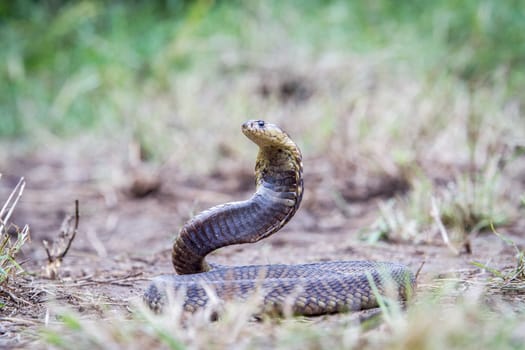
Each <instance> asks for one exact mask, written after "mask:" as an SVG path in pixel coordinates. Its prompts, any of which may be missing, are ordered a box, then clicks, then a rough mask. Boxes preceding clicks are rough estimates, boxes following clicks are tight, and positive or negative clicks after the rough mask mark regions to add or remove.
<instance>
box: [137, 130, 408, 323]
mask: <svg viewBox="0 0 525 350" xmlns="http://www.w3.org/2000/svg"><path fill="white" fill-rule="evenodd" d="M242 131H243V133H244V134H245V135H246V136H247V137H248V138H249V139H250V140H252V141H253V142H254V143H255V144H257V145H258V146H259V153H258V155H257V161H256V165H255V180H256V192H255V194H254V195H253V196H252V197H251V198H250V199H248V200H245V201H240V202H233V203H227V204H222V205H218V206H216V207H213V208H211V209H208V210H206V211H204V212H202V213H200V214H198V215H197V216H195V217H194V218H192V219H191V220H190V221H188V222H187V223H186V224H185V225H184V226H183V227H182V229H181V231H180V233H179V235H178V237H177V239H176V240H175V243H174V245H173V250H172V261H173V266H174V267H175V271H176V272H177V274H178V275H165V276H160V277H157V278H156V279H155V280H154V281H153V283H152V284H151V285H150V287H149V288H148V290H147V291H146V293H145V295H144V300H145V301H146V303H147V304H148V305H149V306H150V307H151V308H152V309H153V310H157V311H158V310H160V309H162V307H164V305H165V304H166V300H167V294H168V293H167V291H168V290H169V291H174V292H175V291H179V290H181V289H184V290H185V299H184V307H185V309H186V310H190V311H194V310H197V309H198V308H200V307H203V306H205V305H207V304H208V302H209V296H208V293H207V292H206V289H205V287H204V286H203V285H206V286H207V287H210V288H212V290H213V291H214V292H215V293H216V294H217V296H218V297H219V298H220V299H221V300H224V301H226V300H231V299H247V298H249V297H251V296H254V295H256V294H257V293H259V294H260V292H261V291H262V300H261V306H262V308H261V309H262V310H261V311H263V312H278V313H280V312H282V311H283V310H284V309H285V308H286V307H287V306H289V308H290V310H291V311H292V312H294V313H295V314H302V315H319V314H325V313H333V312H340V311H345V310H362V309H367V308H373V307H377V300H376V298H375V295H374V293H373V292H372V287H371V285H370V281H371V280H373V281H374V284H375V285H376V287H377V288H378V290H379V291H380V292H381V293H385V291H386V289H387V286H390V285H392V286H393V289H394V291H395V292H396V294H397V295H398V297H399V298H400V299H402V300H405V299H406V298H407V297H408V296H409V295H410V294H411V292H412V290H413V288H414V287H415V279H414V276H413V274H412V273H411V272H410V271H409V270H408V269H407V268H406V267H405V266H403V265H400V264H396V263H387V262H370V261H335V262H329V263H314V264H301V265H255V266H238V267H223V266H213V265H210V264H208V263H207V262H206V261H205V257H206V255H208V254H209V253H210V252H212V251H214V250H215V249H218V248H220V247H224V246H227V245H231V244H240V243H252V242H257V241H259V240H260V239H262V238H265V237H268V236H269V235H271V234H273V233H275V232H277V231H278V230H279V229H280V228H281V227H283V226H284V225H285V224H286V223H287V222H288V221H289V220H290V219H291V218H292V216H293V215H294V214H295V212H296V211H297V209H298V208H299V205H300V203H301V199H302V194H303V178H302V171H303V165H302V156H301V151H300V150H299V148H298V147H297V145H296V144H295V143H294V142H293V141H292V140H291V138H290V137H289V136H288V134H286V133H285V132H284V131H283V130H281V129H280V128H279V127H277V126H275V125H273V124H269V123H266V122H264V121H262V120H252V121H248V122H246V123H244V124H243V125H242ZM390 289H392V288H390ZM390 289H389V290H390Z"/></svg>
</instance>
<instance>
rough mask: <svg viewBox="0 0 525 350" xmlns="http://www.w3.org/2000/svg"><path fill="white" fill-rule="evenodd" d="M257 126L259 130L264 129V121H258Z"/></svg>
mask: <svg viewBox="0 0 525 350" xmlns="http://www.w3.org/2000/svg"><path fill="white" fill-rule="evenodd" d="M257 125H259V127H260V128H262V127H264V120H258V121H257Z"/></svg>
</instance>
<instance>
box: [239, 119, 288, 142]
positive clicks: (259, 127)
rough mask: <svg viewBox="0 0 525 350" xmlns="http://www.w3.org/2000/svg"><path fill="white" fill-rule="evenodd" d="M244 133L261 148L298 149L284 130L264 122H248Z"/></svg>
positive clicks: (244, 127)
mask: <svg viewBox="0 0 525 350" xmlns="http://www.w3.org/2000/svg"><path fill="white" fill-rule="evenodd" d="M242 132H243V134H244V135H246V137H248V138H249V139H250V140H252V141H253V142H255V143H256V144H257V145H258V146H259V147H268V146H269V147H282V148H285V149H286V148H297V146H296V145H295V143H294V142H293V141H292V139H291V138H290V136H288V134H287V133H286V132H285V131H284V130H282V129H281V128H280V127H278V126H277V125H275V124H271V123H267V122H265V121H264V120H248V121H247V122H245V123H244V124H242Z"/></svg>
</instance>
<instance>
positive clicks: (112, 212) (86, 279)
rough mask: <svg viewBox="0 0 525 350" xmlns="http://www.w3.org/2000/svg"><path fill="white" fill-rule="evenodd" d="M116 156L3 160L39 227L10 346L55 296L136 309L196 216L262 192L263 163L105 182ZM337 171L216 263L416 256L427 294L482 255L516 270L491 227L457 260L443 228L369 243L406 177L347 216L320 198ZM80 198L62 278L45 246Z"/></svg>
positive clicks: (10, 314) (8, 315) (4, 330)
mask: <svg viewBox="0 0 525 350" xmlns="http://www.w3.org/2000/svg"><path fill="white" fill-rule="evenodd" d="M111 161H112V160H111V157H109V156H108V157H107V158H106V159H101V158H100V157H99V156H98V155H87V156H85V157H84V156H83V157H81V158H80V159H79V158H78V157H77V158H64V157H63V153H61V152H60V150H59V149H56V150H43V151H38V152H33V153H32V154H31V155H29V156H28V155H24V156H23V157H13V158H9V159H4V160H3V161H2V162H3V164H1V168H0V169H2V172H3V177H2V179H1V180H0V198H2V199H4V198H6V197H7V195H8V193H9V191H10V190H11V189H12V188H13V187H14V185H15V184H16V183H17V181H18V179H19V177H20V176H24V177H25V179H26V181H27V187H26V189H25V192H24V194H23V197H22V199H21V202H20V203H19V205H18V206H17V208H16V212H15V215H14V218H13V222H14V223H16V224H17V225H23V224H26V223H27V224H29V225H30V228H31V241H30V242H29V243H27V244H26V245H25V247H24V248H23V252H22V254H21V255H20V256H19V260H20V261H23V266H24V268H25V269H26V270H27V272H28V274H27V275H25V276H19V277H18V278H16V279H15V280H14V281H13V283H11V284H9V286H10V287H9V288H10V289H9V290H7V289H6V290H3V291H1V292H0V298H2V301H3V302H5V303H6V306H5V307H3V308H2V309H0V313H1V315H2V316H1V317H2V320H3V321H2V324H1V326H0V345H4V346H6V345H9V344H18V345H21V344H23V343H24V341H27V339H28V333H24V332H28V330H29V333H30V332H31V330H35V329H37V328H38V327H40V326H41V325H42V323H43V322H44V320H45V318H46V314H47V312H48V308H49V307H50V305H53V304H56V303H58V304H63V305H66V306H68V307H71V308H73V309H75V310H77V311H80V312H92V313H97V312H99V311H100V310H108V309H110V310H113V309H117V310H123V311H125V310H126V308H127V306H128V302H129V300H131V299H133V298H136V297H140V295H141V294H142V293H143V291H144V290H145V288H146V286H147V285H148V283H149V280H150V279H151V278H152V277H154V276H156V275H159V274H169V273H172V272H173V270H172V266H171V262H170V249H171V243H172V241H173V238H174V236H175V234H176V233H177V231H178V228H179V227H180V226H181V224H182V223H183V222H184V221H185V220H187V219H188V218H189V217H190V216H191V215H192V214H194V213H197V212H199V211H200V210H202V209H205V208H208V207H210V206H212V205H215V204H219V203H223V202H227V201H232V200H239V199H244V198H246V197H248V196H249V195H250V193H251V192H252V191H253V185H252V182H253V179H252V167H253V164H239V166H236V167H232V168H229V169H219V170H217V171H216V172H213V173H212V174H210V175H209V176H203V177H197V178H195V177H190V176H187V177H186V176H180V175H178V171H177V170H178V169H177V167H176V166H175V165H166V166H164V167H162V168H158V169H155V168H153V169H146V170H144V171H141V170H137V169H120V170H121V172H122V173H126V174H128V175H130V176H129V177H130V178H132V179H134V181H127V182H126V181H120V180H117V181H109V182H107V181H104V180H100V179H101V178H104V176H102V177H101V176H100V173H101V172H102V173H103V172H105V171H108V172H111V171H112V169H113V168H118V167H119V165H118V164H117V165H113V166H109V165H106V166H104V165H103V164H104V162H111ZM310 162H311V163H313V162H316V159H305V164H308V163H310ZM101 164H102V165H101ZM312 168H313V167H311V169H312ZM326 176H330V175H329V174H321V173H315V172H314V171H311V172H307V173H306V181H305V184H306V192H305V198H304V202H303V205H302V208H301V210H299V212H298V214H297V215H296V217H295V218H294V219H293V220H292V221H291V222H290V223H289V224H288V225H287V226H286V227H285V228H284V229H283V230H281V231H280V232H278V233H277V234H275V235H274V236H272V237H270V238H268V239H266V240H264V241H262V242H259V243H256V244H254V245H242V246H232V247H227V248H224V249H220V250H219V251H217V252H214V253H213V254H212V255H211V256H210V257H209V260H211V261H214V262H218V263H221V264H230V265H237V264H263V263H264V264H266V263H302V262H313V261H323V260H340V259H345V260H353V259H355V260H358V259H367V260H388V261H399V262H402V263H405V264H407V265H408V266H409V267H410V268H411V269H412V270H413V271H414V272H415V271H416V270H418V269H419V268H420V266H421V264H423V263H424V265H423V267H422V269H421V272H420V274H419V276H418V284H419V288H420V289H425V288H427V289H428V288H430V287H431V286H432V284H433V283H434V282H433V281H435V279H436V278H459V279H461V280H467V279H469V278H472V279H479V278H484V277H487V276H488V274H487V273H485V272H483V271H481V270H480V269H479V268H478V267H476V266H474V265H472V261H478V262H481V263H484V264H489V265H490V266H492V267H495V268H499V269H501V268H512V267H514V264H515V261H516V259H515V256H514V254H515V252H514V250H513V249H512V247H510V246H508V245H506V244H505V243H504V242H503V241H502V240H501V239H499V238H498V237H496V236H495V235H493V234H490V233H482V234H479V235H477V236H476V237H472V239H471V248H472V253H471V254H466V253H462V254H460V255H458V256H457V255H454V254H453V253H452V252H451V251H450V250H449V249H448V248H447V247H446V246H445V245H444V244H443V243H442V242H441V241H440V239H439V236H438V235H435V236H432V237H429V238H428V239H427V240H425V242H423V243H418V244H414V243H411V242H378V243H374V244H368V243H366V242H364V241H363V240H361V239H360V235H359V232H360V229H362V228H363V227H366V226H368V225H370V224H371V223H372V222H373V221H374V220H375V219H376V218H377V216H378V203H379V202H380V201H383V200H385V199H387V197H388V196H393V195H396V192H397V188H394V187H395V186H397V185H396V184H395V181H394V182H389V183H382V184H381V183H379V184H378V185H377V186H376V187H375V188H372V189H369V190H366V189H365V190H361V192H360V193H358V195H356V196H354V197H355V198H356V199H357V200H356V202H355V203H350V204H349V206H348V207H347V208H346V210H344V211H342V210H340V208H338V206H337V203H335V202H334V201H331V200H325V199H323V197H321V195H320V191H321V190H322V181H321V180H320V179H323V178H324V179H326ZM381 186H383V187H381ZM149 191H151V193H148V192H149ZM349 191H351V189H349ZM363 191H364V192H363ZM367 191H368V192H367ZM350 197H351V196H350ZM75 199H78V200H79V202H80V225H79V230H78V234H77V236H76V238H75V239H74V241H73V242H72V246H71V248H70V250H69V252H68V253H67V255H66V256H65V258H64V260H63V263H62V265H61V266H60V268H59V270H58V278H57V279H55V280H52V279H49V278H46V277H45V267H46V265H47V257H46V253H45V249H44V247H43V244H42V241H43V240H47V241H49V242H53V241H57V240H58V239H59V232H60V227H61V223H62V221H63V220H64V217H66V216H67V215H69V214H72V213H73V210H74V200H75ZM522 227H525V223H524V222H516V223H514V224H513V225H511V226H508V227H502V228H501V229H500V231H501V232H502V233H504V234H506V235H508V236H510V237H511V238H512V239H514V240H515V241H516V242H517V243H518V244H519V245H521V246H523V245H524V244H525V240H524V239H523V237H522V235H521V231H522V230H521V228H522Z"/></svg>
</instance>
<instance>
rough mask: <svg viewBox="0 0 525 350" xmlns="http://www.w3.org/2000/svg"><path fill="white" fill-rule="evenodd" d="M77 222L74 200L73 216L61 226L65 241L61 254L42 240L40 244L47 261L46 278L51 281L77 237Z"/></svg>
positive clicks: (76, 203) (77, 204) (78, 215)
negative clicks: (42, 246) (72, 223)
mask: <svg viewBox="0 0 525 350" xmlns="http://www.w3.org/2000/svg"><path fill="white" fill-rule="evenodd" d="M73 217H74V219H75V223H74V225H73V228H72V229H71V220H72V219H73ZM79 220H80V214H79V202H78V199H77V200H75V215H74V216H70V217H67V218H66V219H65V220H64V222H63V224H62V229H61V231H62V234H63V237H64V238H66V239H67V242H66V246H65V248H64V249H62V251H61V252H58V249H57V251H55V249H52V248H50V246H49V243H48V242H47V241H45V240H44V241H43V242H42V244H43V245H44V249H45V251H46V254H47V261H48V263H47V267H46V271H47V275H48V277H49V278H51V279H55V278H56V275H57V272H58V268H59V267H60V264H61V262H62V260H63V259H64V257H65V256H66V254H67V252H68V251H69V248H71V243H73V240H74V239H75V237H76V235H77V230H78V223H79ZM55 247H56V246H55V243H54V244H53V248H55ZM52 250H53V252H52Z"/></svg>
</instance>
